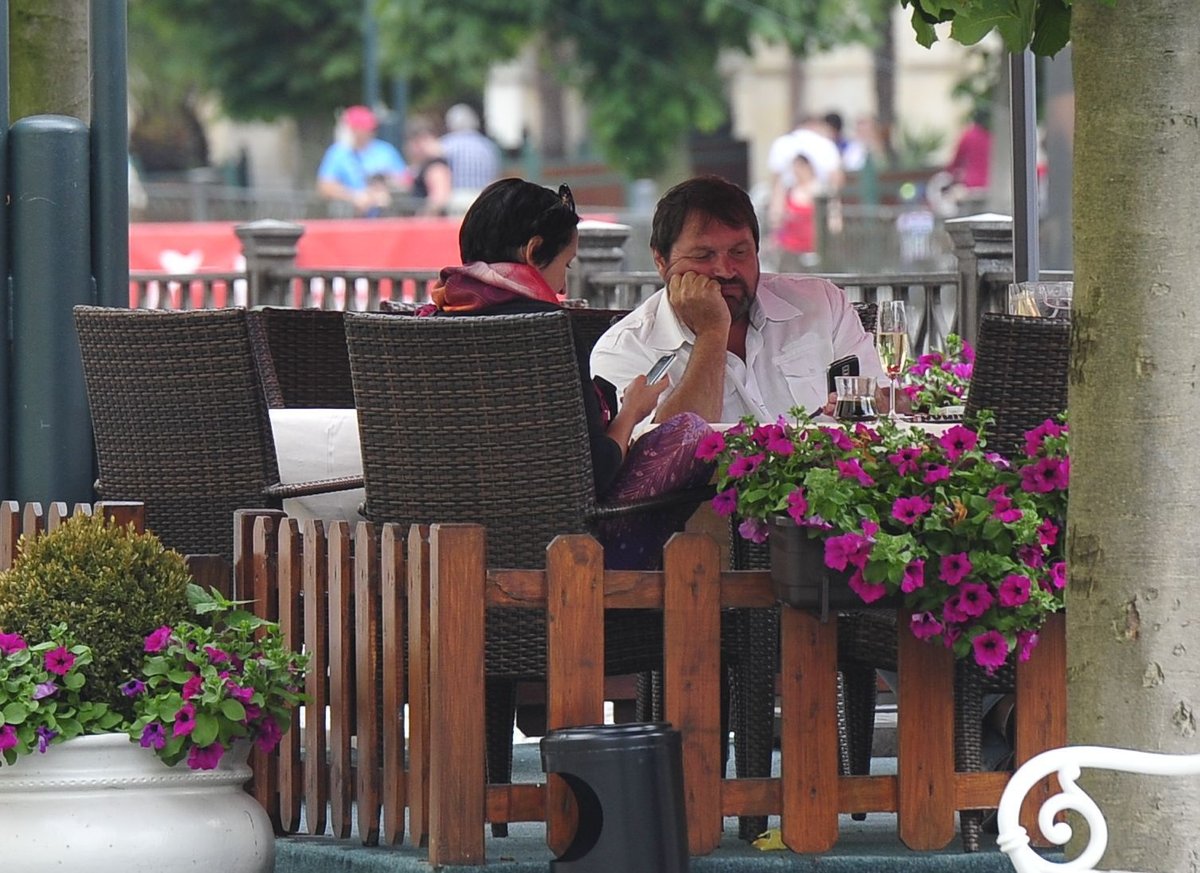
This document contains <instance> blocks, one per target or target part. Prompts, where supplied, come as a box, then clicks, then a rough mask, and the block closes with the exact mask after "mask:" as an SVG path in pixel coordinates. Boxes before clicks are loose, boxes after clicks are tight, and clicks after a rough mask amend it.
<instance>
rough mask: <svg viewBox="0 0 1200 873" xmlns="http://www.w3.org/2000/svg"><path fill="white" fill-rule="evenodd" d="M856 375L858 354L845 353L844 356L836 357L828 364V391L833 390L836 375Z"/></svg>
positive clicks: (831, 391)
mask: <svg viewBox="0 0 1200 873" xmlns="http://www.w3.org/2000/svg"><path fill="white" fill-rule="evenodd" d="M857 375H858V355H846V357H844V358H838V359H837V360H836V361H834V362H833V363H832V364H830V365H829V374H828V382H829V393H830V394H832V393H833V392H834V384H835V383H834V381H833V380H834V379H835V378H836V377H837V376H857Z"/></svg>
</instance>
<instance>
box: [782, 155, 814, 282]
mask: <svg viewBox="0 0 1200 873" xmlns="http://www.w3.org/2000/svg"><path fill="white" fill-rule="evenodd" d="M792 173H793V175H794V176H795V179H796V181H795V184H793V185H792V187H791V188H789V189H788V191H787V197H786V199H785V200H784V204H783V215H782V216H781V217H780V220H779V224H778V226H777V227H776V228H775V234H774V237H775V243H776V245H778V247H779V250H780V259H779V272H781V273H791V272H796V271H797V270H799V269H801V268H803V267H809V266H812V264H813V263H815V261H816V256H817V255H816V253H817V222H816V204H817V174H816V172H815V171H814V170H813V165H812V163H811V162H810V161H809V159H808V158H807V157H805V156H804V155H803V154H797V155H796V157H795V158H794V159H793V160H792Z"/></svg>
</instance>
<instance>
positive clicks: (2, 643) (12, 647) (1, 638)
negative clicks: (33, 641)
mask: <svg viewBox="0 0 1200 873" xmlns="http://www.w3.org/2000/svg"><path fill="white" fill-rule="evenodd" d="M25 648H28V646H26V645H25V638H24V637H22V636H21V635H20V634H2V633H0V655H15V654H16V653H17V652H19V651H21V650H22V649H25Z"/></svg>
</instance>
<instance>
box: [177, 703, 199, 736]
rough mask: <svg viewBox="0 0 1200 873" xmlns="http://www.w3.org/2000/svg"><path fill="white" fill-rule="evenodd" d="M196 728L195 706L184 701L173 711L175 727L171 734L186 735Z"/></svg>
mask: <svg viewBox="0 0 1200 873" xmlns="http://www.w3.org/2000/svg"><path fill="white" fill-rule="evenodd" d="M195 729H196V707H195V706H194V705H193V704H191V703H185V704H184V705H183V706H181V707H180V708H179V711H178V712H177V713H175V727H174V728H173V731H172V732H173V734H174V735H175V736H177V737H186V736H187V735H188V734H190V733H191V732H192V731H194V730H195Z"/></svg>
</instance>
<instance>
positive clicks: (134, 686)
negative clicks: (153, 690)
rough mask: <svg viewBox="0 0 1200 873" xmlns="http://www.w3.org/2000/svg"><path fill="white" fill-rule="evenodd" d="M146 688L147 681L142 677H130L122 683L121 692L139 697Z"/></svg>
mask: <svg viewBox="0 0 1200 873" xmlns="http://www.w3.org/2000/svg"><path fill="white" fill-rule="evenodd" d="M145 690H146V683H145V682H143V681H142V680H141V679H130V680H129V681H128V682H125V683H124V684H122V685H121V693H122V694H124V695H125V696H126V697H137V696H138V695H139V694H141V693H142V692H144V691H145Z"/></svg>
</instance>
